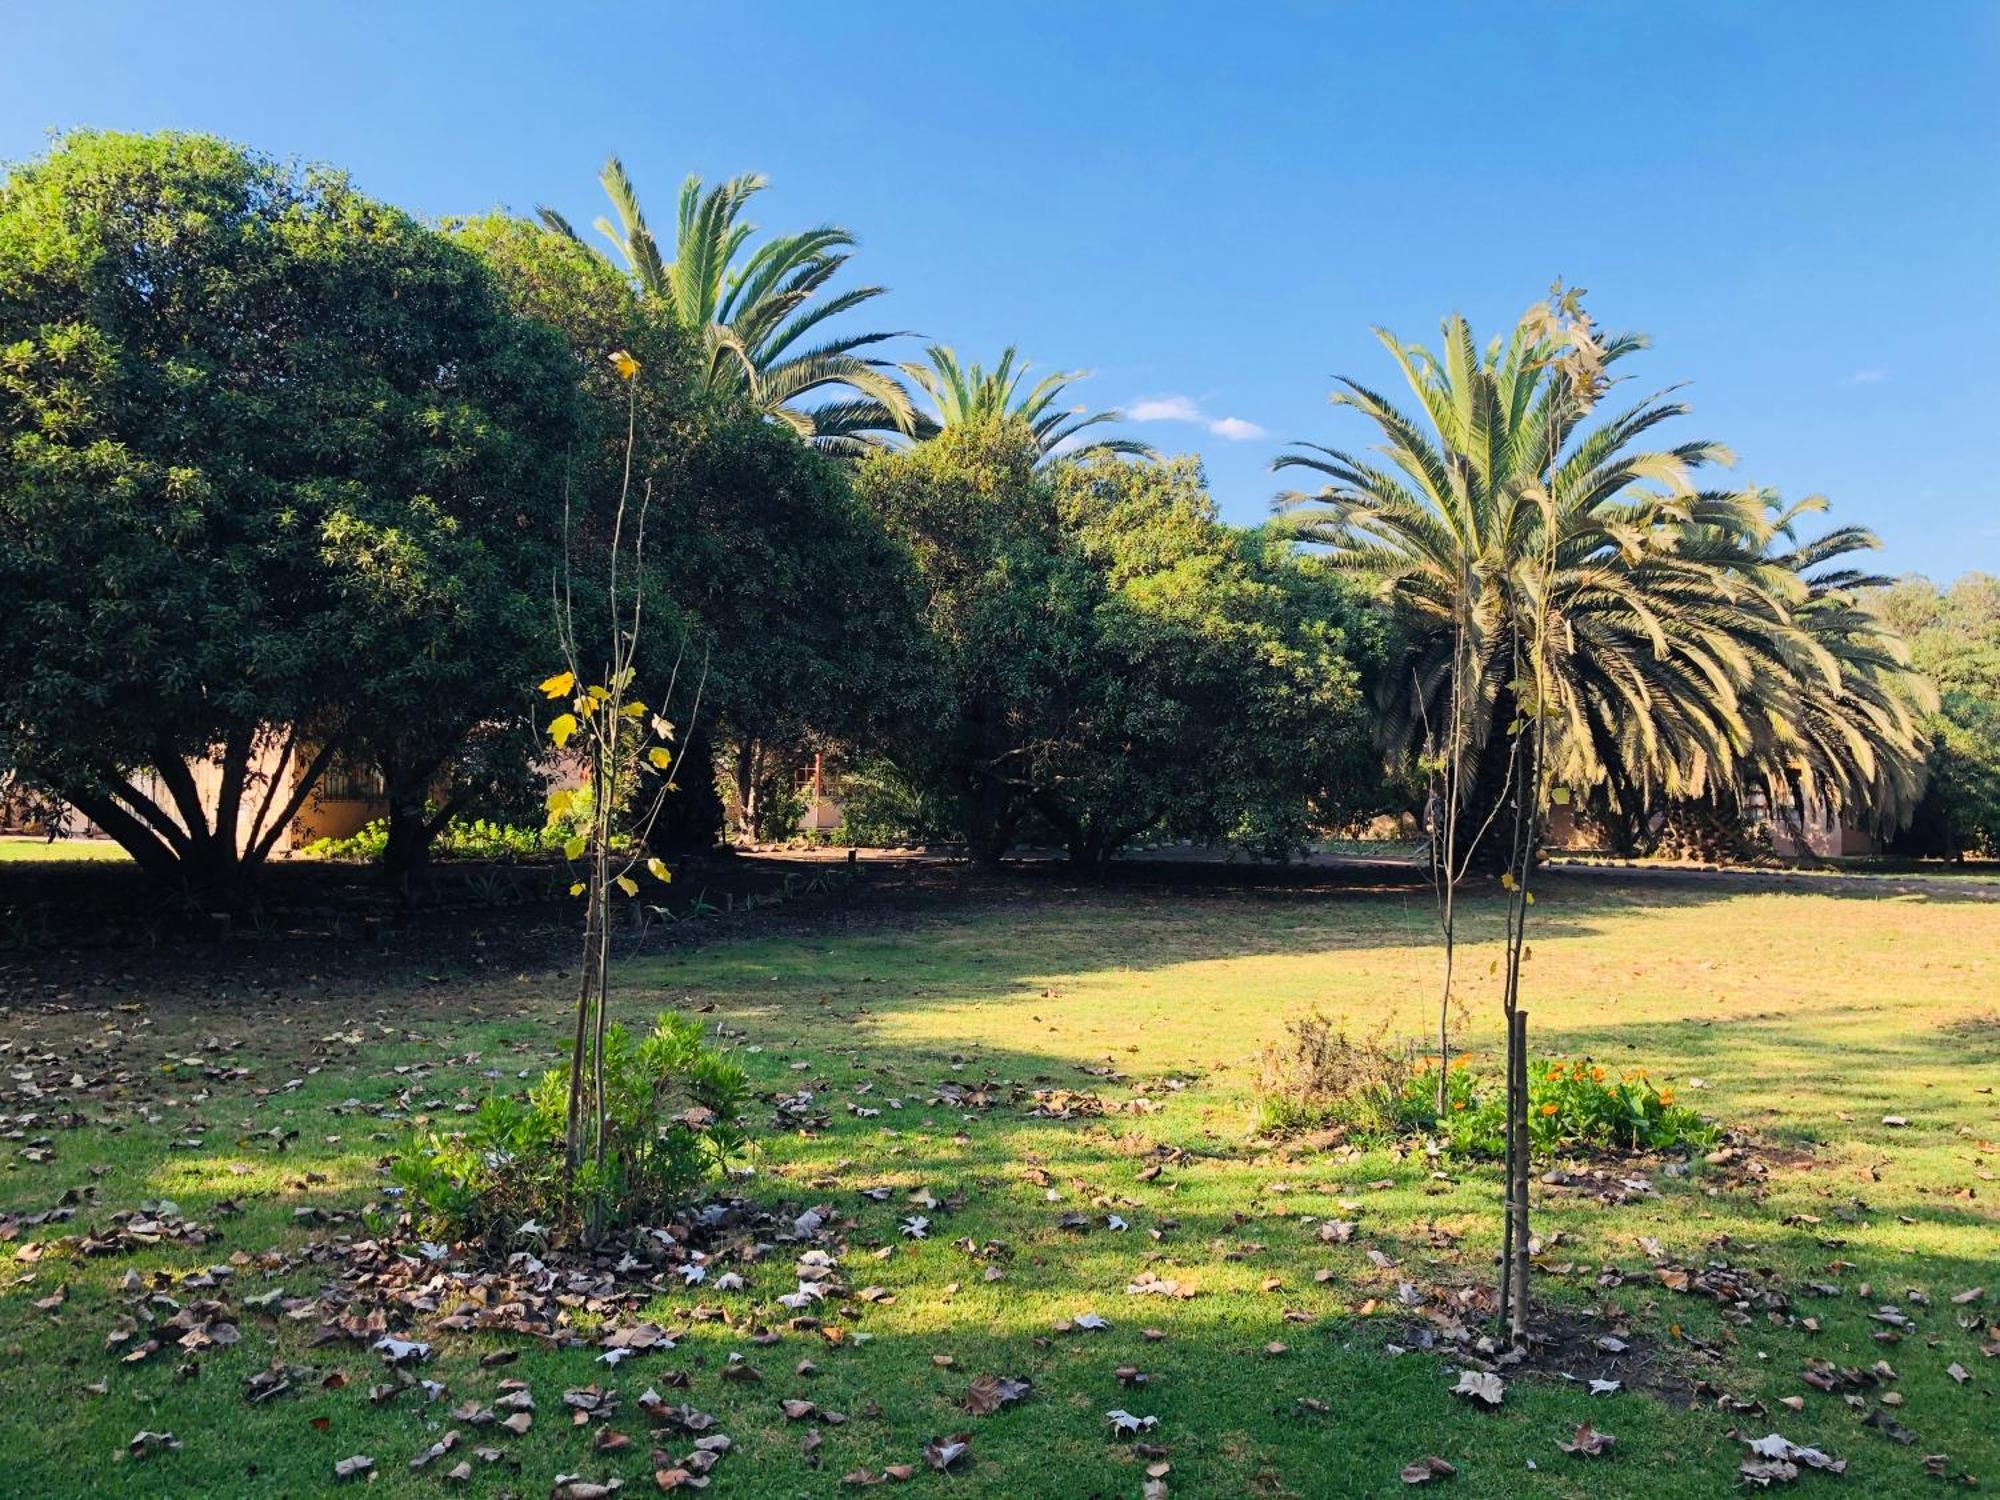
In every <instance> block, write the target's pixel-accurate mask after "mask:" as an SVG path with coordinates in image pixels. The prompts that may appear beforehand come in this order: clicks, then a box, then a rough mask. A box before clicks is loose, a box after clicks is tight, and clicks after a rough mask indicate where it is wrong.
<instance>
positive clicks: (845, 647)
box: [458, 216, 920, 845]
mask: <svg viewBox="0 0 2000 1500" xmlns="http://www.w3.org/2000/svg"><path fill="white" fill-rule="evenodd" d="M458 233H459V235H460V237H461V239H462V240H463V242H464V243H466V244H468V245H470V246H471V247H473V248H475V249H476V250H477V251H478V252H479V254H480V255H481V256H482V257H483V258H484V259H485V260H486V261H487V262H488V263H489V264H490V265H491V266H492V267H493V268H494V270H495V272H496V273H497V274H498V276H499V277H500V279H501V281H502V283H503V285H504V286H505V287H506V288H507V290H508V293H509V295H510V296H511V297H512V298H513V300H514V305H515V306H516V308H517V309H518V310H519V311H520V312H521V314H522V315H523V316H527V317H531V318H534V319H536V320H538V321H541V322H544V323H547V324H548V325H549V326H551V327H552V328H554V329H556V330H558V331H559V332H560V333H561V335H562V336H563V338H564V339H565V340H566V341H567V342H568V344H569V345H570V347H571V349H572V350H573V351H574V356H575V360H576V365H577V369H578V372H579V378H580V379H581V381H582V382H583V384H584V387H585V390H586V392H587V393H588V394H589V395H590V396H592V397H593V398H601V399H593V400H592V402H591V407H590V411H591V416H592V419H593V421H592V427H591V429H590V434H589V436H588V437H587V439H586V440H585V441H582V442H580V443H579V445H578V447H577V449H576V451H575V453H574V455H573V456H572V459H571V461H570V464H569V473H570V483H569V488H570V492H571V494H572V496H573V497H574V503H573V509H574V510H575V511H576V521H575V525H576V527H577V529H578V532H579V537H578V540H579V544H580V545H579V547H578V549H577V559H578V562H579V563H580V564H581V565H584V566H588V564H589V560H590V558H591V557H592V556H594V555H595V552H594V550H593V545H592V539H593V531H592V528H593V527H595V528H596V530H597V533H599V534H597V535H596V537H595V540H596V541H597V542H598V543H605V542H607V539H608V532H605V530H604V528H605V525H606V523H607V522H608V520H609V515H610V512H609V509H608V508H607V506H608V498H609V497H615V495H616V494H617V493H618V492H619V489H620V487H621V485H622V482H623V472H624V466H625V461H626V453H625V444H626V433H627V430H628V423H627V420H626V415H625V410H624V406H623V404H622V402H623V398H624V397H625V396H626V395H628V394H632V392H631V391H629V390H626V389H620V388H619V387H620V386H621V385H622V382H619V381H618V379H617V375H616V372H615V371H614V370H613V369H612V367H611V366H610V365H609V364H608V363H607V362H606V360H605V358H604V351H605V350H606V349H607V348H618V349H626V350H629V351H630V352H631V353H632V354H633V355H634V356H635V357H636V358H637V359H638V361H639V363H640V364H641V366H642V367H643V368H644V369H645V370H646V371H647V372H648V373H647V378H646V379H645V380H643V381H641V382H639V383H638V386H637V388H636V398H635V399H636V402H637V407H636V411H635V413H634V415H633V419H632V421H631V423H630V427H631V429H632V430H633V431H635V432H636V434H637V438H636V445H635V447H634V450H633V453H632V466H633V474H634V482H635V484H636V486H637V493H639V494H642V495H646V496H649V497H650V498H649V505H650V509H649V517H648V523H647V536H648V542H647V546H646V553H645V573H646V580H645V581H646V583H647V584H648V586H650V588H651V589H652V590H653V597H652V598H651V599H649V601H648V605H647V608H648V612H649V618H651V619H653V620H654V621H655V622H656V628H654V629H653V630H652V631H651V632H649V636H648V643H647V647H646V649H645V651H644V652H642V654H641V659H640V661H639V662H638V669H639V672H640V676H641V678H642V680H643V681H645V682H646V683H647V684H648V685H649V687H650V688H651V690H653V691H655V692H656V693H657V692H658V690H659V687H660V685H661V684H662V683H663V682H664V680H665V679H666V678H667V677H668V676H670V675H671V673H672V671H673V668H674V664H675V662H676V660H677V659H681V658H683V657H685V661H684V662H683V665H684V667H685V668H686V669H687V670H690V671H695V672H697V673H698V674H699V675H700V676H701V677H702V680H703V683H704V685H703V688H702V698H701V710H700V712H699V714H698V715H696V716H695V717H694V721H693V723H692V725H691V726H690V728H689V734H690V739H689V749H688V761H689V765H690V771H689V772H688V774H685V775H683V776H682V778H681V788H680V791H679V793H678V794H677V795H676V796H674V797H672V798H670V799H668V801H667V803H666V806H665V807H664V809H663V811H662V817H661V818H660V820H659V821H658V823H656V825H655V829H656V833H657V835H658V838H659V839H660V841H661V842H663V843H674V844H680V845H688V844H706V843H709V842H712V841H713V838H714V835H715V834H716V833H717V832H719V830H720V827H721V816H722V805H721V803H720V802H719V801H718V800H717V798H716V796H715V789H714V786H713V783H712V779H711V778H710V777H709V776H708V775H707V774H706V768H707V767H708V766H710V765H712V764H714V763H715V762H717V761H720V762H721V763H723V765H724V767H725V769H726V774H727V775H728V776H729V777H730V778H731V779H733V780H734V781H735V782H736V787H735V793H736V795H735V799H734V800H735V803H736V805H737V807H738V808H739V809H746V810H748V811H749V812H751V813H754V811H755V806H756V803H757V800H758V794H759V792H760V791H761V790H763V787H762V786H760V784H759V783H760V777H759V774H758V773H759V771H760V769H761V770H762V771H763V773H764V779H765V780H766V781H768V778H769V777H771V776H780V777H785V778H789V776H790V775H791V773H792V772H793V771H794V770H795V769H796V759H795V757H796V756H797V755H798V754H800V753H802V752H804V753H809V751H808V750H807V747H809V746H812V745H816V744H820V743H830V742H838V743H843V744H846V743H859V742H865V741H866V740H867V739H868V738H869V737H870V736H872V735H873V734H875V733H877V732H878V731H879V730H880V729H881V727H882V725H883V724H884V723H885V722H887V721H888V720H889V719H891V718H893V717H894V716H896V715H899V714H902V713H904V712H907V710H908V705H909V703H910V701H911V697H912V695H913V694H915V693H916V692H917V691H918V690H919V687H920V684H919V682H918V679H917V668H916V660H917V658H916V654H915V653H916V647H915V641H914V638H915V633H916V625H915V616H914V612H913V603H912V600H913V595H912V591H911V588H910V585H909V582H908V579H907V577H906V573H907V567H906V563H905V560H904V557H903V553H902V551H901V550H900V549H899V548H898V547H897V546H895V545H894V544H893V543H892V541H891V540H890V538H889V537H888V536H887V535H886V533H885V532H884V530H883V528H882V525H881V523H880V522H879V521H878V520H877V519H876V518H875V517H874V516H873V515H871V514H870V513H869V512H868V511H866V510H865V509H863V508H862V507H861V506H860V505H859V504H858V503H857V502H856V500H855V497H854V493H853V489H852V486H851V484H850V481H849V473H848V470H849V467H850V466H849V465H846V464H843V463H840V462H838V461H836V460H835V459H833V458H831V457H829V456H828V455H826V454H824V453H821V452H816V451H814V449H813V448H812V447H810V446H808V445H806V444H804V443H801V442H799V441H798V440H797V438H795V437H794V436H793V435H792V434H791V433H790V432H789V431H787V430H785V429H784V428H783V427H781V426H779V425H777V424H774V423H771V422H769V421H766V420H763V418H762V416H761V415H760V414H759V412H758V410H757V408H756V407H755V406H754V405H753V404H751V403H749V402H748V401H746V400H745V399H744V398H743V397H742V395H741V393H737V394H731V393H729V392H726V391H725V392H719V393H710V394H703V393H701V392H699V391H697V390H694V389H692V388H691V387H690V386H689V384H688V383H686V382H685V381H681V380H677V379H676V378H675V377H676V375H677V374H678V373H682V372H684V371H685V370H686V367H687V364H688V362H689V361H690V359H692V360H695V361H698V360H699V359H700V358H701V353H700V351H699V349H691V348H690V345H691V344H693V342H694V341H693V340H692V338H691V337H690V335H689V334H688V332H687V331H686V330H684V329H682V328H681V327H680V326H679V324H678V323H677V322H675V321H674V320H673V319H672V318H670V317H668V316H667V315H666V314H665V312H664V310H663V309H662V308H661V306H660V304H659V302H658V301H657V300H656V299H654V298H651V297H647V296H645V295H643V294H642V293H639V292H637V291H636V290H635V289H634V288H633V287H632V286H631V285H630V284H629V283H628V282H627V281H626V280H625V279H624V278H623V277H622V276H620V275H619V274H618V273H617V272H616V271H615V270H614V269H613V268H612V267H611V266H610V265H609V264H607V263H606V262H605V261H604V260H603V258H602V257H600V256H597V255H595V254H593V253H591V252H589V251H588V250H586V249H585V248H584V247H582V246H580V245H578V244H576V243H575V242H573V241H571V240H569V239H567V238H566V237H561V236H555V235H548V234H544V233H541V232H540V231H538V230H536V229H535V228H534V227H533V226H532V225H529V224H527V223H526V222H525V221H522V220H519V219H511V218H507V217H504V216H494V217H489V218H484V219H480V220H475V221H471V222H468V223H466V224H463V225H460V226H458ZM544 602H545V604H546V599H545V601H544ZM697 664H699V665H697ZM694 768H701V772H700V774H697V772H696V770H695V769H694Z"/></svg>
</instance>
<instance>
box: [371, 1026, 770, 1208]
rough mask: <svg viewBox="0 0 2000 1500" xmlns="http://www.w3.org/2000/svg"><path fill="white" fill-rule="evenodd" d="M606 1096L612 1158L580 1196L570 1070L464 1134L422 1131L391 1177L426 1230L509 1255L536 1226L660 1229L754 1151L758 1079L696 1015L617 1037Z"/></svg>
mask: <svg viewBox="0 0 2000 1500" xmlns="http://www.w3.org/2000/svg"><path fill="white" fill-rule="evenodd" d="M604 1089H605V1097H606V1100H607V1107H606V1130H607V1145H606V1149H605V1154H604V1160H603V1162H602V1163H601V1164H600V1163H598V1162H594V1161H592V1162H585V1163H583V1164H582V1166H581V1167H580V1168H579V1169H578V1171H577V1174H576V1180H575V1184H574V1186H573V1187H566V1186H565V1183H564V1172H563V1143H564V1137H565V1127H566V1125H567V1105H568V1096H569V1074H568V1071H567V1070H566V1069H563V1068H552V1069H550V1070H549V1071H548V1072H547V1073H545V1074H543V1075H542V1078H541V1080H540V1081H539V1082H538V1083H536V1084H535V1086H534V1087H533V1088H532V1089H530V1090H529V1092H528V1095H527V1097H526V1098H525V1099H522V1098H519V1097H515V1096H511V1095H494V1096H492V1097H490V1098H488V1099H486V1100H485V1101H484V1102H483V1103H482V1104H481V1105H480V1106H479V1110H478V1112H477V1113H476V1114H475V1115H473V1117H472V1119H471V1121H470V1123H469V1124H467V1125H466V1126H465V1127H464V1128H463V1129H461V1130H454V1131H439V1130H426V1131H418V1132H413V1134H412V1138H411V1140H410V1141H409V1143H408V1144H407V1145H406V1146H405V1147H404V1149H403V1150H402V1151H401V1152H400V1153H399V1154H398V1155H397V1157H396V1159H395V1162H394V1164H393V1166H392V1169H391V1170H392V1172H393V1175H394V1176H395V1178H396V1180H397V1182H399V1183H401V1184H402V1186H403V1188H404V1189H405V1190H406V1192H407V1194H408V1197H409V1203H410V1208H411V1211H412V1213H413V1215H414V1216H415V1218H416V1219H417V1221H418V1223H419V1225H420V1227H421V1228H423V1229H424V1230H425V1231H426V1232H429V1233H439V1234H445V1235H449V1236H451V1237H453V1238H462V1239H473V1240H484V1241H486V1242H487V1243H488V1244H489V1245H492V1246H495V1247H501V1246H506V1245H509V1244H511V1243H512V1242H513V1241H514V1239H515V1238H516V1236H518V1234H519V1231H520V1228H521V1226H522V1225H523V1224H527V1223H535V1224H539V1225H541V1226H542V1228H543V1230H544V1231H545V1232H546V1233H547V1235H548V1236H550V1237H560V1236H571V1237H574V1236H577V1235H580V1234H581V1232H582V1229H583V1226H584V1225H585V1224H587V1223H592V1222H594V1223H596V1224H598V1225H600V1226H601V1227H602V1228H604V1229H617V1228H621V1227H623V1226H626V1225H629V1224H634V1223H640V1222H644V1221H648V1220H658V1219H659V1218H662V1217H664V1216H666V1215H669V1214H671V1213H672V1212H673V1211H674V1210H675V1209H676V1208H677V1207H679V1206H680V1205H681V1204H683V1203H684V1202H685V1201H686V1199H687V1198H688V1196H689V1195H690V1194H691V1193H693V1192H694V1191H695V1189H696V1188H698V1187H699V1186H700V1185H701V1183H702V1182H703V1181H705V1180H706V1179H707V1178H708V1176H709V1175H710V1174H711V1173H713V1172H715V1171H718V1170H720V1169H721V1168H722V1167H724V1166H725V1165H726V1164H727V1163H728V1161H729V1159H730V1158H731V1157H732V1156H733V1155H734V1154H735V1153H737V1152H738V1151H740V1150H741V1149H742V1147H743V1144H744V1140H745V1137H744V1133H743V1130H742V1128H741V1126H740V1124H739V1123H738V1122H739V1120H740V1118H741V1115H742V1111H743V1105H744V1102H745V1100H746V1098H747V1097H748V1092H749V1084H748V1081H747V1079H746V1078H745V1077H744V1073H743V1070H742V1068H741V1067H740V1066H738V1065H737V1064H736V1063H735V1062H734V1061H733V1060H731V1059H730V1058H728V1057H726V1056H724V1055H723V1054H722V1053H720V1052H718V1051H716V1050H715V1049H713V1048H711V1047H709V1046H707V1045H705V1044H704V1042H703V1040H702V1030H701V1024H700V1023H699V1022H697V1021H694V1020H692V1019H690V1018H688V1017H686V1016H676V1015H671V1014H667V1015H662V1016H660V1017H659V1018H658V1019H657V1021H656V1022H655V1023H654V1027H653V1030H652V1031H651V1032H650V1033H648V1034H647V1035H645V1036H643V1037H640V1038H638V1039H636V1040H635V1039H634V1038H633V1037H632V1035H631V1034H630V1033H629V1032H627V1031H626V1029H625V1028H624V1027H623V1026H612V1027H610V1028H609V1029H608V1030H607V1031H606V1032H605V1035H604Z"/></svg>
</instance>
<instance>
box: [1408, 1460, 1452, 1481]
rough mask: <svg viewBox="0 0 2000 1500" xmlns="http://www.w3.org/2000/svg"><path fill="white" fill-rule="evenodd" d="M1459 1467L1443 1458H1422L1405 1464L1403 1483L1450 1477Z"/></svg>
mask: <svg viewBox="0 0 2000 1500" xmlns="http://www.w3.org/2000/svg"><path fill="white" fill-rule="evenodd" d="M1457 1472H1458V1469H1457V1467H1456V1466H1455V1465H1453V1464H1448V1463H1446V1462H1445V1461H1444V1460H1443V1459H1441V1458H1435V1457H1433V1458H1420V1459H1418V1460H1417V1461H1416V1462H1415V1463H1413V1464H1404V1465H1403V1483H1405V1484H1429V1483H1430V1482H1431V1481H1432V1480H1433V1479H1449V1478H1451V1477H1452V1475H1454V1474H1456V1473H1457Z"/></svg>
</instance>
